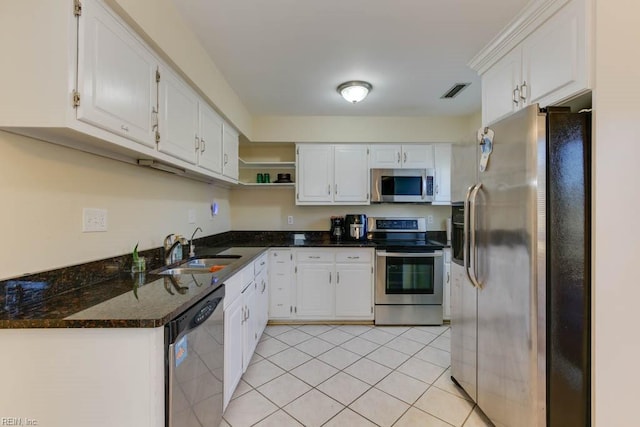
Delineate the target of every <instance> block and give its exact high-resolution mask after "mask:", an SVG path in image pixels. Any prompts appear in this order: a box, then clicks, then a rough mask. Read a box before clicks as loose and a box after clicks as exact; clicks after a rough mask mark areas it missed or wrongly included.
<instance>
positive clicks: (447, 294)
mask: <svg viewBox="0 0 640 427" xmlns="http://www.w3.org/2000/svg"><path fill="white" fill-rule="evenodd" d="M442 281H443V283H442V285H443V287H442V290H443V294H442V318H443V319H444V320H451V263H450V262H445V263H444V271H443V272H442Z"/></svg>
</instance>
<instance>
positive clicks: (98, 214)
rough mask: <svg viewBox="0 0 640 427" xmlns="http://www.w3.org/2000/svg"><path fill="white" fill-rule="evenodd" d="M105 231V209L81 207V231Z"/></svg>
mask: <svg viewBox="0 0 640 427" xmlns="http://www.w3.org/2000/svg"><path fill="white" fill-rule="evenodd" d="M102 231H107V210H106V209H97V208H83V209H82V232H83V233H93V232H102Z"/></svg>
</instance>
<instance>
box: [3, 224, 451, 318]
mask: <svg viewBox="0 0 640 427" xmlns="http://www.w3.org/2000/svg"><path fill="white" fill-rule="evenodd" d="M304 233H305V235H306V237H307V238H306V239H305V240H304V241H295V240H294V239H293V233H290V232H254V231H252V232H227V233H222V234H220V235H215V236H208V237H205V238H202V239H198V240H196V241H195V243H196V254H197V256H200V257H201V256H207V255H216V254H236V255H241V257H240V258H239V259H238V260H237V261H235V262H233V263H231V264H229V265H228V266H227V267H226V268H224V269H223V270H221V271H220V272H218V273H207V274H196V275H191V274H189V275H176V276H163V275H155V274H150V273H148V272H147V273H131V272H130V271H129V270H130V256H128V255H125V256H122V257H115V258H111V259H107V260H102V261H96V262H93V263H87V264H82V265H79V266H73V267H68V268H64V269H58V270H52V271H50V272H43V273H38V274H31V275H28V276H23V277H18V278H15V279H10V280H5V281H0V329H11V328H131V327H133V328H151V327H160V326H163V325H165V324H166V323H167V322H168V321H170V320H171V319H172V318H174V317H176V316H178V315H179V314H180V313H182V312H183V311H185V310H186V309H188V308H189V307H190V306H191V305H193V304H194V303H195V302H197V301H199V300H200V299H202V298H204V297H205V296H206V295H208V294H209V293H210V292H212V291H213V290H215V289H217V288H218V287H219V286H220V284H221V283H223V282H224V280H226V279H227V278H228V277H230V276H232V275H233V274H235V273H236V272H238V271H239V270H241V269H242V268H244V267H245V266H246V265H248V263H250V262H252V261H253V260H254V259H255V258H256V257H258V256H259V255H260V254H261V253H263V252H264V251H265V250H266V249H267V248H269V247H333V248H336V247H345V248H347V247H368V248H375V247H376V245H375V244H374V243H372V242H369V241H346V240H345V241H342V242H334V241H332V240H330V239H329V235H328V233H327V232H304ZM432 237H434V238H436V239H437V237H439V235H436V236H432ZM161 253H162V250H161V249H159V248H157V249H153V250H149V251H146V252H141V256H146V257H147V260H148V261H147V267H148V270H152V269H154V268H157V267H159V266H161V258H162V257H161ZM127 262H129V265H128V266H127V265H126V263H127Z"/></svg>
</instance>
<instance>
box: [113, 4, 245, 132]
mask: <svg viewBox="0 0 640 427" xmlns="http://www.w3.org/2000/svg"><path fill="white" fill-rule="evenodd" d="M107 3H108V4H109V5H110V6H111V7H113V8H114V10H116V11H117V12H118V13H119V14H120V15H122V16H123V17H124V18H125V19H126V20H127V21H128V22H129V24H130V25H132V26H133V27H134V28H135V29H136V30H137V31H138V32H139V33H140V34H141V35H142V36H143V37H144V38H145V39H146V40H147V42H149V43H150V44H151V45H152V46H153V47H154V48H155V49H156V50H158V51H160V53H163V54H164V55H165V56H166V58H165V59H169V60H170V61H171V62H173V64H174V65H175V66H177V67H178V70H179V71H182V73H183V74H184V76H185V77H187V78H188V79H190V80H191V81H192V82H193V83H194V84H195V85H196V86H197V87H198V88H199V89H200V92H201V94H202V95H203V96H205V97H206V98H209V101H210V102H212V103H213V105H214V106H216V107H217V109H218V111H219V112H220V113H221V114H222V115H223V116H225V117H226V118H227V119H228V120H229V121H230V122H231V123H232V124H233V125H234V126H235V127H236V128H237V129H238V130H240V132H241V133H243V134H245V135H246V136H247V137H249V139H253V138H252V136H251V116H250V114H249V112H248V111H247V109H246V107H245V106H244V105H243V104H242V102H241V101H240V98H238V95H236V93H235V92H234V91H233V89H231V86H229V84H228V83H227V81H226V79H225V77H224V76H223V75H222V73H221V72H220V70H219V69H218V67H217V66H216V64H215V63H214V62H213V60H212V59H211V58H210V57H209V56H208V55H207V53H206V51H205V50H204V48H203V47H202V45H201V44H200V42H199V41H198V39H197V38H196V36H195V34H194V33H193V32H192V31H191V30H190V29H189V27H188V26H187V24H186V23H185V22H184V20H182V18H181V17H180V14H179V13H178V10H177V9H176V7H175V5H174V4H173V2H172V1H171V0H107Z"/></svg>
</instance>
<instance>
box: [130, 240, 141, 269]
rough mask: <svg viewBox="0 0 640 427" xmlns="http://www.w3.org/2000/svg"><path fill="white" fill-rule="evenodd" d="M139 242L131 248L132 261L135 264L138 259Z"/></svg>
mask: <svg viewBox="0 0 640 427" xmlns="http://www.w3.org/2000/svg"><path fill="white" fill-rule="evenodd" d="M139 244H140V242H138V243H136V246H135V247H134V248H133V254H131V256H132V257H133V263H134V264H137V263H138V260H139V259H140V258H139V257H138V245H139Z"/></svg>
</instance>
